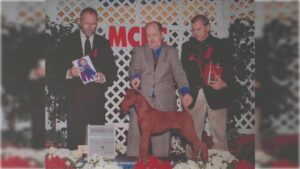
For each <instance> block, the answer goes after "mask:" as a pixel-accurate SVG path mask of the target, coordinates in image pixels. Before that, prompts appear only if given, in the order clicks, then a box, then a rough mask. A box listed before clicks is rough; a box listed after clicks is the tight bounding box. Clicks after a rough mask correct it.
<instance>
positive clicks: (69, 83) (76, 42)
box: [55, 31, 117, 91]
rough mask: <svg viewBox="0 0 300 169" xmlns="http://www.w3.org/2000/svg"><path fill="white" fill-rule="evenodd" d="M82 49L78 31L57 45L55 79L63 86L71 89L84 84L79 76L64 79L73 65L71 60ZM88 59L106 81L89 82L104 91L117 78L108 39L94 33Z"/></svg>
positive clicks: (76, 56) (76, 57)
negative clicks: (102, 74)
mask: <svg viewBox="0 0 300 169" xmlns="http://www.w3.org/2000/svg"><path fill="white" fill-rule="evenodd" d="M82 51H83V49H82V46H81V39H80V32H79V31H77V32H74V33H72V34H70V35H68V36H67V37H66V38H65V39H63V40H62V41H61V43H60V45H59V49H58V55H57V59H56V65H55V66H56V72H57V73H56V75H57V79H58V80H59V81H60V82H62V83H63V86H65V87H66V88H67V89H68V90H71V91H72V89H74V88H78V87H83V86H84V84H83V83H82V81H81V80H80V78H79V77H76V78H72V79H66V73H67V70H68V69H70V68H71V67H72V66H73V64H72V61H73V60H75V59H78V58H80V57H82V56H83V54H82V53H83V52H82ZM90 59H91V61H92V63H93V65H94V67H95V69H96V71H97V72H102V73H104V75H105V77H106V82H105V83H104V84H98V83H95V82H91V83H94V84H95V85H97V86H98V87H99V89H100V90H101V91H105V90H106V89H107V87H108V86H110V85H111V84H112V82H113V81H114V80H115V79H116V78H117V67H116V65H115V61H114V56H113V52H112V49H111V47H110V44H109V42H108V40H106V39H105V38H104V37H101V36H99V35H97V34H95V35H94V42H93V46H92V52H91V56H90ZM88 85H89V84H88Z"/></svg>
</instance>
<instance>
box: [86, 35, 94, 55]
mask: <svg viewBox="0 0 300 169" xmlns="http://www.w3.org/2000/svg"><path fill="white" fill-rule="evenodd" d="M91 51H92V49H91V43H90V40H89V37H86V40H85V45H84V54H85V55H89V54H90V53H91Z"/></svg>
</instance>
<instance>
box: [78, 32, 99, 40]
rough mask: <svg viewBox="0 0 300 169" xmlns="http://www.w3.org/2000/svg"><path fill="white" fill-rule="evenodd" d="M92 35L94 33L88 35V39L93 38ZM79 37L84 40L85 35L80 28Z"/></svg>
mask: <svg viewBox="0 0 300 169" xmlns="http://www.w3.org/2000/svg"><path fill="white" fill-rule="evenodd" d="M94 35H95V34H92V35H91V36H90V37H89V40H93V39H94ZM80 38H81V39H83V40H86V35H85V34H84V33H83V32H82V30H80Z"/></svg>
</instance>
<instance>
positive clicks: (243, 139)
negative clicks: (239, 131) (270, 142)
mask: <svg viewBox="0 0 300 169" xmlns="http://www.w3.org/2000/svg"><path fill="white" fill-rule="evenodd" d="M254 140H255V136H254V134H247V135H241V136H239V137H238V138H237V139H236V140H235V144H237V145H240V146H243V145H246V144H250V143H254Z"/></svg>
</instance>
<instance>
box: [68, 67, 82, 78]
mask: <svg viewBox="0 0 300 169" xmlns="http://www.w3.org/2000/svg"><path fill="white" fill-rule="evenodd" d="M69 74H70V76H72V77H78V76H79V74H80V70H79V68H77V67H74V66H73V67H72V68H70V69H69Z"/></svg>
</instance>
